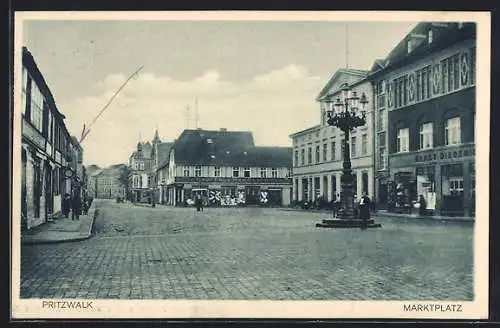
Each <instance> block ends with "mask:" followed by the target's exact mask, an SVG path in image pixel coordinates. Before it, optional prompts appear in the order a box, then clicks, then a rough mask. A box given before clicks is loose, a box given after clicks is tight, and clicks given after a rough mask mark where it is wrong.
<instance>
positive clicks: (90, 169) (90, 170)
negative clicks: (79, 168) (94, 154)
mask: <svg viewBox="0 0 500 328" xmlns="http://www.w3.org/2000/svg"><path fill="white" fill-rule="evenodd" d="M85 169H86V172H87V175H89V176H92V175H96V174H98V173H99V172H101V170H102V169H101V168H100V167H99V166H97V165H94V164H91V165H87V166H86V168H85Z"/></svg>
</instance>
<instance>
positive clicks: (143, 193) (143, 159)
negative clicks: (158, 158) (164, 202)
mask: <svg viewBox="0 0 500 328" xmlns="http://www.w3.org/2000/svg"><path fill="white" fill-rule="evenodd" d="M151 150H152V146H151V143H150V142H149V141H148V142H139V143H137V149H136V150H135V151H134V152H133V153H132V154H131V155H130V158H129V168H130V171H131V174H130V177H129V188H128V189H129V195H128V199H129V200H130V201H133V202H150V201H151V197H152V193H151V191H152V190H151V168H152V164H153V163H152V160H151Z"/></svg>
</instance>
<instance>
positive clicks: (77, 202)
mask: <svg viewBox="0 0 500 328" xmlns="http://www.w3.org/2000/svg"><path fill="white" fill-rule="evenodd" d="M81 214H82V198H81V196H80V189H79V188H75V190H74V191H73V198H72V199H71V219H72V220H75V219H76V220H79V219H80V215H81Z"/></svg>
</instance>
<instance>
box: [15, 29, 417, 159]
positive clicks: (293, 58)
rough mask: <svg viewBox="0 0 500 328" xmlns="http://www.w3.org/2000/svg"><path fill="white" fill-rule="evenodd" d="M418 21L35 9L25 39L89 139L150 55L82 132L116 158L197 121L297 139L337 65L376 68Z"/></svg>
mask: <svg viewBox="0 0 500 328" xmlns="http://www.w3.org/2000/svg"><path fill="white" fill-rule="evenodd" d="M415 25H416V22H349V23H343V22H334V21H237V20H234V21H181V20H178V21H172V20H170V21H168V20H163V21H137V20H128V21H116V20H113V21H102V20H100V21H98V20H96V21H90V20H73V21H70V20H67V21H61V20H57V21H56V20H52V21H50V20H30V21H25V22H24V24H23V42H22V43H23V46H26V47H28V49H29V50H30V51H31V53H32V54H33V56H34V58H35V61H36V62H37V65H38V67H39V69H40V70H41V72H42V74H43V75H44V78H45V80H46V82H47V84H48V86H49V88H50V89H51V91H52V94H53V95H54V98H55V101H56V104H57V107H58V108H59V110H60V111H61V112H62V113H63V114H64V115H65V116H66V120H65V122H66V126H67V127H68V130H69V131H70V133H71V134H73V135H75V136H77V137H78V138H80V136H81V132H82V129H83V125H84V124H86V125H88V124H89V123H90V122H91V121H92V120H93V119H94V118H95V117H96V116H97V114H98V113H99V111H100V110H101V109H102V108H103V107H104V105H105V104H106V103H107V102H108V101H109V100H110V98H111V97H112V95H113V94H114V93H115V91H116V90H117V89H118V88H119V87H120V85H121V84H122V83H123V82H124V81H125V80H126V79H127V78H128V77H129V76H130V75H131V74H132V73H133V72H134V71H136V70H137V69H138V68H139V67H141V66H143V68H142V70H141V71H140V72H139V74H138V75H136V76H135V77H134V78H133V79H132V80H130V82H129V83H128V84H127V85H126V86H125V87H124V88H123V90H122V91H121V92H120V93H119V94H118V96H117V97H116V98H115V99H114V100H113V102H112V103H111V104H110V106H109V107H108V108H107V109H106V111H105V112H104V113H103V115H102V116H101V117H100V118H99V119H98V120H97V121H96V123H95V124H93V125H92V126H91V131H90V133H89V134H88V136H87V137H86V138H85V139H84V140H83V142H82V146H83V148H84V163H85V164H96V165H99V166H101V167H105V166H109V165H112V164H117V163H127V162H128V158H129V156H130V154H131V153H132V152H133V151H134V150H135V148H136V145H137V142H138V141H139V140H141V141H147V140H152V138H153V135H154V132H155V129H158V132H159V135H160V138H161V139H162V141H172V140H174V139H175V138H176V137H177V136H179V134H180V133H181V132H182V130H184V129H186V128H196V127H199V128H203V129H217V130H218V129H220V128H227V129H228V130H230V131H231V130H233V131H234V130H244V131H252V132H253V134H254V140H255V143H256V144H257V145H261V146H291V140H290V138H289V135H290V134H291V133H293V132H295V131H299V130H303V129H306V128H308V127H310V126H313V125H315V124H318V123H319V104H318V103H317V102H316V100H315V98H316V96H317V94H318V93H319V92H320V90H321V89H322V87H323V86H324V85H325V84H326V83H327V82H328V79H329V78H330V77H331V76H332V75H333V74H334V73H335V71H336V70H337V69H339V68H345V67H346V66H347V65H348V67H350V68H356V69H367V70H368V69H370V68H371V66H372V64H373V62H374V60H375V59H378V58H384V57H385V56H387V54H388V53H389V52H390V51H391V50H392V49H393V48H394V47H395V46H396V45H397V43H398V42H399V41H400V40H401V39H402V38H403V37H404V36H405V35H406V34H407V33H408V32H409V31H410V30H411V28H413V27H414V26H415ZM346 27H347V28H346ZM346 31H347V33H346ZM346 35H347V41H348V42H347V44H348V47H347V50H348V51H346ZM347 54H348V55H347ZM346 59H348V60H346ZM187 108H189V110H187ZM195 108H197V112H198V120H197V121H196V120H195V119H194V117H195V115H194V113H195ZM188 111H189V114H187V113H188ZM196 122H197V125H196Z"/></svg>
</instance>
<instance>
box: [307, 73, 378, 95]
mask: <svg viewBox="0 0 500 328" xmlns="http://www.w3.org/2000/svg"><path fill="white" fill-rule="evenodd" d="M369 72H370V71H367V70H361V69H353V68H340V69H338V70H337V71H336V72H335V73H334V74H333V75H332V76H331V77H330V79H329V80H328V82H327V83H326V85H325V86H324V87H323V89H321V91H320V92H319V94H318V96H317V97H316V100H320V99H321V98H323V97H324V96H325V95H326V94H327V93H328V91H330V89H331V88H332V86H333V85H334V83H335V82H336V81H337V80H338V78H339V77H340V76H341V75H343V74H346V75H350V76H354V77H359V79H358V81H360V80H363V79H364V78H366V77H367V76H368V73H369Z"/></svg>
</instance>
